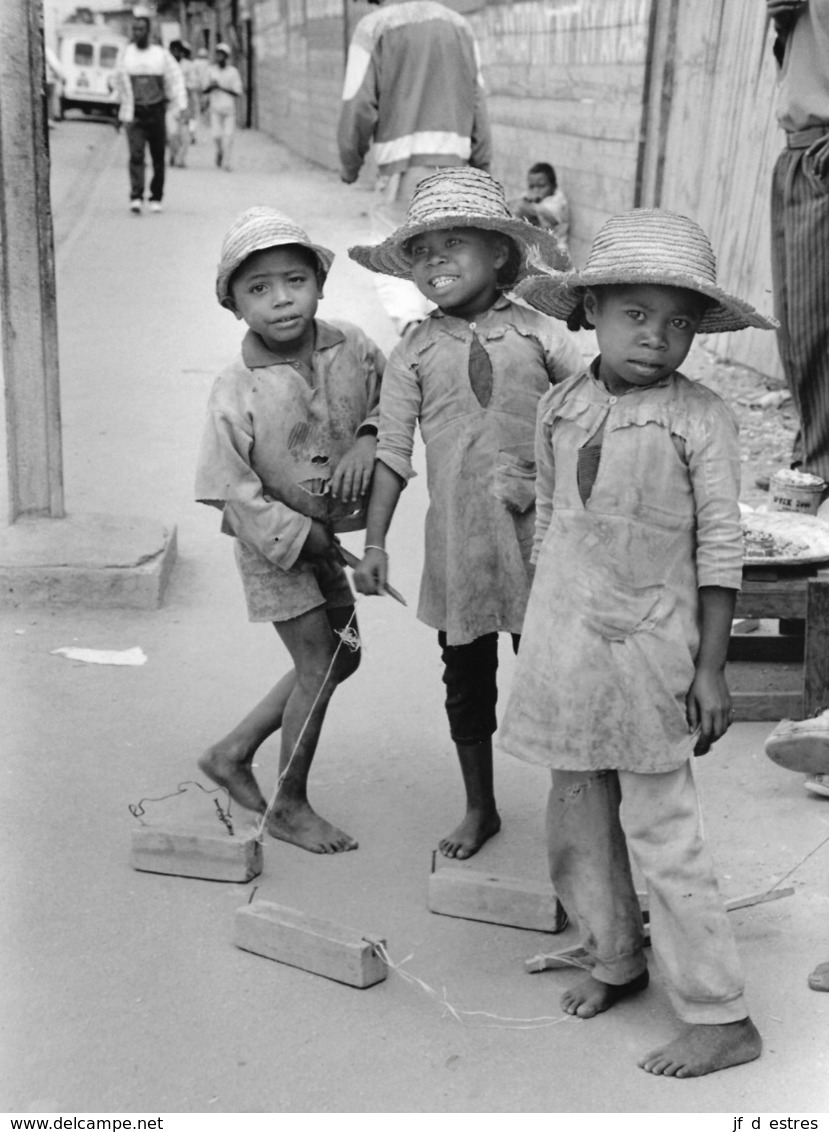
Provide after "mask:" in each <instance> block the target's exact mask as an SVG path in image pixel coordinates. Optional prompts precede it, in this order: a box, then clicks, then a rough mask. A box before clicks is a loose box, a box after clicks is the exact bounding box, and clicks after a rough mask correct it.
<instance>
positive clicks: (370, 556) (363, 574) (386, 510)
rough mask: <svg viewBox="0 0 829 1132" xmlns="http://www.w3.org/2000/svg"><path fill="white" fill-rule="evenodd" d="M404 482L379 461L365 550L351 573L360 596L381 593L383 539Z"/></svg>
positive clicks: (384, 560) (384, 567) (385, 567)
mask: <svg viewBox="0 0 829 1132" xmlns="http://www.w3.org/2000/svg"><path fill="white" fill-rule="evenodd" d="M405 486H406V484H405V480H403V479H401V477H400V476H399V475H398V474H397V472H393V471H392V470H391V468H390V467H389V466H388V465H387V464H384V463H383V462H382V460H378V461H377V464H376V466H375V469H374V482H373V483H372V485H371V498H370V500H369V504H368V517H367V522H366V549H365V553H364V555H363V560H362V562H361V563H360V565H359V566H357V567H356V569H355V570H354V585H355V586H356V587H357V590H358V591H359V592H360V593H361V594H381V593H383V590H384V587H385V585H386V581H387V580H388V573H389V560H388V555H387V554H386V551H385V549H384V548H385V545H386V535H387V534H388V530H389V527H390V526H391V520H392V516H393V515H394V510H395V508H396V507H397V501H398V499H399V498H400V493H401V492H402V490H403V488H404V487H405Z"/></svg>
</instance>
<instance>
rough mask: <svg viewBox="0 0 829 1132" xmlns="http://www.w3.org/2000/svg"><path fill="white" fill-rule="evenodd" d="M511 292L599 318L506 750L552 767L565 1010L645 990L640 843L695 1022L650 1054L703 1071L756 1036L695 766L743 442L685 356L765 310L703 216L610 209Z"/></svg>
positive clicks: (555, 407) (660, 951)
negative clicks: (572, 979)
mask: <svg viewBox="0 0 829 1132" xmlns="http://www.w3.org/2000/svg"><path fill="white" fill-rule="evenodd" d="M519 293H520V294H521V295H522V296H523V297H524V298H525V299H526V300H527V302H529V303H530V304H531V305H532V306H534V307H536V308H537V309H538V310H543V311H545V312H546V313H548V314H552V315H553V316H554V317H556V318H560V319H565V320H568V324H569V325H571V326H573V325H576V324H581V325H585V326H593V327H594V328H595V330H596V335H597V338H598V343H599V349H600V351H601V353H600V355H599V357H598V358H596V359H595V361H594V362H593V363H592V364H591V365H590V367H589V368H588V369H586V370H584V371H583V372H582V373H580V374H579V375H578V376H576V377H575V378H573V379H572V380H571V381H569V382H567V383H566V384H565V385H562V386H558V387H557V388H556V389H554V390H552V391H551V392H550V393H549V394H547V396H546V397H545V398H544V399H543V400H542V402H541V404H540V406H539V415H538V428H537V435H536V459H537V461H538V488H537V491H538V517H537V524H536V533H535V547H534V551H533V555H534V560H535V561H536V573H535V581H534V584H533V591H532V595H531V597H530V602H529V606H528V609H527V619H526V631H525V634H524V638H523V641H522V645H521V653H520V655H519V658H518V669H517V672H516V676H515V680H514V682H513V688H512V694H511V697H510V701H509V705H508V707H507V711H506V714H505V718H504V725H503V729H502V733H501V742H502V745H503V746H504V748H505V749H506V750H507V751H509V752H510V753H511V754H513V755H516V756H517V757H518V758H521V759H524V760H526V761H527V762H532V763H537V764H540V765H543V766H548V767H550V768H551V769H552V777H553V782H552V790H551V792H550V799H549V805H548V813H547V844H548V852H549V859H550V870H551V875H552V879H553V884H554V885H555V888H556V892H557V893H558V895H559V897H560V898H561V900H562V902H563V903H564V906H565V907H566V908H567V910H568V912H569V914H570V916H571V917H572V918H573V920H574V921H575V922H576V923H577V924H578V927H579V930H580V933H581V939H582V945H583V947H584V949H585V951H586V952H587V954H588V956H589V960H588V964H587V966H588V969H589V971H590V974H589V976H588V977H587V978H586V979H583V980H582V981H581V982H579V983H577V984H576V985H575V986H574V987H572V988H571V989H570V990H568V991H567V992H565V994H564V996H563V1000H562V1004H563V1007H564V1009H565V1010H566V1011H567V1012H568V1013H570V1014H574V1015H577V1016H578V1017H581V1018H592V1017H593V1016H594V1015H596V1014H599V1013H601V1012H602V1011H604V1010H607V1009H608V1008H609V1007H610V1006H612V1005H613V1004H614V1003H615V1002H617V1001H618V1000H619V999H620V998H623V997H624V996H626V995H630V994H632V993H634V992H637V991H640V990H643V989H644V988H645V987H646V986H647V983H648V970H647V963H646V960H645V952H644V943H643V925H642V913H641V911H640V906H639V901H638V898H637V896H636V893H635V891H634V888H633V882H632V879H631V871H630V865H629V860H628V851H630V855H631V857H632V858H633V861H634V862H635V863H636V865H637V866H638V868H639V870H640V872H641V873H642V875H643V876H644V879H645V882H646V885H647V890H648V899H649V904H648V907H649V910H650V927H651V931H652V934H653V945H654V950H655V952H656V954H657V955H658V957H659V959H660V961H661V963H662V965H663V967H664V970H665V973H666V976H667V983H668V990H669V993H670V995H671V999H672V1001H673V1004H674V1006H675V1009H676V1011H677V1013H678V1014H679V1017H680V1018H681V1019H682V1020H683V1021H684V1022H685V1023H687V1029H686V1030H685V1032H684V1033H683V1034H682V1035H681V1036H680V1037H679V1038H677V1039H676V1040H675V1041H673V1042H671V1043H669V1044H667V1045H666V1046H664V1047H662V1048H660V1049H657V1050H655V1051H653V1052H652V1053H651V1054H649V1055H648V1056H647V1057H645V1058H643V1059H642V1060H641V1061H640V1062H639V1065H640V1066H641V1067H642V1068H643V1069H645V1070H647V1071H648V1072H650V1073H655V1074H664V1075H667V1076H676V1077H691V1076H701V1075H702V1074H705V1073H711V1072H713V1071H715V1070H718V1069H724V1068H726V1067H727V1066H730V1065H736V1064H739V1063H741V1062H744V1061H750V1060H752V1059H753V1058H755V1057H758V1056H759V1053H760V1048H761V1041H760V1035H759V1034H758V1032H757V1030H756V1029H755V1027H754V1024H753V1023H752V1022H751V1020H750V1018H749V1017H748V1012H747V1009H746V1004H745V1001H744V999H743V977H742V972H741V969H740V963H739V959H738V956H737V951H736V946H735V943H734V938H733V936H732V934H731V929H730V928H729V926H728V923H727V918H726V913H725V909H724V907H723V904H722V901H721V899H720V896H719V893H718V890H717V882H716V879H715V875H714V868H713V865H712V862H711V860H710V858H709V855H708V852H707V850H706V847H705V845H704V843H703V840H702V828H701V823H700V817H699V810H698V803H697V797H696V792H695V787H694V779H693V775H692V772H691V767H692V757H693V756H694V755H701V754H704V753H705V752H706V751H708V749H709V748H710V746H711V744H712V743H713V742H714V741H715V740H716V739H719V738H720V736H721V735H723V734H724V733H725V731H726V730H727V728H728V726H729V724H730V723H731V720H732V709H731V698H730V695H729V691H728V687H727V685H726V682H725V677H724V668H725V660H726V650H727V647H728V639H729V634H730V629H731V620H732V616H733V612H734V601H735V597H736V593H737V590H738V589H739V588H740V582H741V577H742V535H741V530H740V511H739V506H738V502H737V500H738V494H739V486H740V450H739V443H738V437H737V430H736V425H735V422H734V419H733V416H732V414H731V412H730V410H729V409H728V407H727V406H726V405H725V404H724V402H723V401H722V400H721V399H720V398H719V397H718V396H717V395H716V394H714V393H712V392H711V391H710V390H708V389H706V388H705V387H704V386H702V385H699V384H697V383H695V382H690V381H688V380H687V379H686V378H685V377H683V376H682V374H681V373H679V371H678V367H679V366H680V365H681V364H682V362H683V360H684V359H685V357H686V355H687V353H688V351H689V349H690V347H691V343H692V342H693V339H694V335H695V334H696V333H697V332H698V331H702V332H714V333H716V332H721V331H727V330H739V329H742V328H744V327H748V326H755V327H762V328H766V329H770V328H772V327H773V326H774V322H773V320H770V319H766V318H763V317H762V316H761V315H759V314H758V313H757V312H756V311H755V310H753V308H752V307H750V306H749V305H748V303H745V302H743V301H741V300H740V299H737V298H735V297H733V296H732V295H729V294H727V293H726V292H725V291H724V290H723V289H722V288H720V287H719V286H718V285H717V282H716V268H715V260H714V255H713V252H712V250H711V246H710V244H709V242H708V239H707V237H706V236H705V233H704V232H703V231H702V230H701V229H700V228H699V226H698V225H697V224H695V223H694V222H693V221H692V220H689V219H687V218H686V217H683V216H678V215H676V214H674V213H669V212H662V211H659V210H649V209H637V210H633V211H632V212H627V213H624V214H622V215H621V216H616V217H614V218H613V219H611V220H609V221H608V222H607V223H606V224H605V225H604V227H603V228H602V229H601V231H600V232H599V234H598V235H597V237H596V240H595V242H594V244H593V248H592V250H591V253H590V257H589V259H588V262H587V265H586V266H585V268H584V270H583V271H580V272H571V273H569V274H559V275H556V274H552V275H550V276H549V277H547V278H541V277H536V278H534V279H530V280H527V282H526V283H525V284H523V285H522V287H521V288H520V289H519Z"/></svg>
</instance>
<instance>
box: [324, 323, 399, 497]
mask: <svg viewBox="0 0 829 1132" xmlns="http://www.w3.org/2000/svg"><path fill="white" fill-rule="evenodd" d="M358 333H360V338H361V339H362V341H363V343H364V347H363V357H362V368H363V374H362V377H363V383H364V385H365V397H366V417H365V420H364V421H363V423H362V424H361V425H360V427H359V429H358V430H357V439H356V440H355V442H354V444H353V445H352V446H351V448H349V450H348V451H347V452H346V453H345V455H344V456H343V457H342V459H341V460H340V462H339V464H337V466H336V468H335V469H334V474H333V476H332V477H331V494H332V495H333V496H334V497H338V498H340V499H342V500H343V502H352V503H353V502H356V501H357V500H358V499H359V498H360V496H361V495H364V494H365V493H366V492H367V491H368V489H369V486H370V485H371V474H372V472H373V470H374V453H375V452H376V450H377V431H378V429H379V427H380V386H381V382H382V379H383V371H384V370H385V368H386V359H385V357H384V356H383V352H382V350H380V349H379V347H378V346H377V345H376V344H375V343H374V342H372V341H371V339H370V338H367V337H366V336H365V335H363V334H362V333H361V332H358Z"/></svg>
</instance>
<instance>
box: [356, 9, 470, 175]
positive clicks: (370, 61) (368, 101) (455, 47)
mask: <svg viewBox="0 0 829 1132" xmlns="http://www.w3.org/2000/svg"><path fill="white" fill-rule="evenodd" d="M337 137H338V143H339V151H340V163H341V165H342V168H343V170H344V171H345V172H346V173H348V174H349V175H350V176H352V177H356V176H357V174H358V172H359V170H360V168H361V166H362V164H363V161H364V159H365V156H366V154H367V153H368V151H369V148H370V147H371V145H372V142H373V143H374V152H373V156H374V159H375V161H376V162H377V165H378V166H379V168H380V171H381V173H402V172H403V171H404V170H406V169H408V168H409V167H410V166H413V165H419V166H428V167H432V168H434V167H435V166H442V165H467V164H469V165H473V166H475V168H477V169H489V165H490V161H491V160H492V143H491V136H490V126H489V119H488V117H487V110H486V102H485V97H484V85H483V78H482V76H481V65H480V59H479V56H478V47H477V44H476V42H475V37H474V36H473V34H472V29H471V27H470V26H469V24H468V23H467V21H466V20H465V19H464V18H463V16H460V15H458V13H457V12H454V11H453V10H452V9H451V8H447V7H446V6H445V5H443V4H439V3H437V0H402V2H400V0H389V2H387V3H385V4H383V5H382V7H380V8H378V9H377V10H376V11H373V12H370V13H369V14H368V15H367V16H363V18H362V19H361V20H360V22H359V23H358V24H357V27H356V28H355V30H354V36H353V38H352V40H351V44H350V46H349V49H348V60H347V65H346V73H345V82H344V85H343V95H342V108H341V110H340V121H339V129H338V135H337Z"/></svg>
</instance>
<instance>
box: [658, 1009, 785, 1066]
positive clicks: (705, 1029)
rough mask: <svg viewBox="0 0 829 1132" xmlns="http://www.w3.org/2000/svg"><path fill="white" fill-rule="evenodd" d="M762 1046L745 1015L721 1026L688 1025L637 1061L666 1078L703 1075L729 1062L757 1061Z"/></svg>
mask: <svg viewBox="0 0 829 1132" xmlns="http://www.w3.org/2000/svg"><path fill="white" fill-rule="evenodd" d="M762 1048H763V1039H762V1038H761V1037H760V1035H759V1033H758V1032H757V1027H756V1026H755V1025H754V1023H753V1022H752V1021H751V1019H750V1018H743V1019H742V1021H740V1022H727V1023H722V1024H720V1025H718V1026H689V1027H688V1029H687V1030H686V1031H685V1033H684V1034H682V1036H681V1037H679V1038H677V1039H676V1041H673V1042H670V1043H669V1044H668V1045H666V1046H663V1047H662V1048H661V1049H655V1050H654V1051H653V1052H652V1053H649V1054H648V1056H647V1057H643V1058H642V1060H641V1061H640V1062H639V1063H638V1064H639V1067H640V1068H641V1069H644V1070H646V1071H647V1072H648V1073H656V1074H661V1075H662V1076H663V1077H703V1076H704V1075H705V1074H706V1073H716V1071H717V1070H718V1069H728V1067H729V1066H730V1065H742V1064H743V1062H744V1061H754V1059H755V1057H759V1056H760V1050H761V1049H762Z"/></svg>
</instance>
